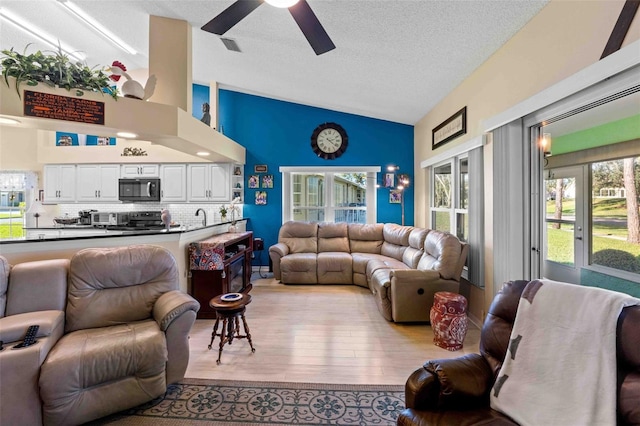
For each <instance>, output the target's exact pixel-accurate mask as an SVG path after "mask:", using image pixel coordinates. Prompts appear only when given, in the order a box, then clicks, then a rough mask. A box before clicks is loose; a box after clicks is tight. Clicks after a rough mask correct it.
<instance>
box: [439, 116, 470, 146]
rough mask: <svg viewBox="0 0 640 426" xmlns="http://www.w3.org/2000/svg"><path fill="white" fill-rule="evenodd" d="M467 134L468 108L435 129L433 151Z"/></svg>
mask: <svg viewBox="0 0 640 426" xmlns="http://www.w3.org/2000/svg"><path fill="white" fill-rule="evenodd" d="M465 133H467V107H464V108H462V109H461V110H460V111H458V112H456V113H455V114H453V115H452V116H451V117H449V118H447V119H446V120H445V121H443V122H442V124H439V125H438V126H436V127H435V128H434V129H433V131H432V132H431V134H432V139H431V141H432V145H431V149H436V148H437V147H439V146H441V145H444V144H445V143H447V142H449V141H451V140H453V139H455V138H457V137H458V136H461V135H464V134H465Z"/></svg>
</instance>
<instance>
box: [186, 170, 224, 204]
mask: <svg viewBox="0 0 640 426" xmlns="http://www.w3.org/2000/svg"><path fill="white" fill-rule="evenodd" d="M229 176H230V167H229V164H225V163H222V164H189V166H188V171H187V197H188V200H189V201H194V202H226V201H231V183H230V180H229Z"/></svg>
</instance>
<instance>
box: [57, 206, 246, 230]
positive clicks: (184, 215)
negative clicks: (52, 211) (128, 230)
mask: <svg viewBox="0 0 640 426" xmlns="http://www.w3.org/2000/svg"><path fill="white" fill-rule="evenodd" d="M223 204H224V205H225V206H227V207H228V206H229V203H218V204H211V203H202V204H197V203H189V204H186V203H180V204H166V203H122V204H104V203H100V204H80V203H78V204H75V203H74V204H59V205H58V208H59V214H60V216H64V215H66V214H68V215H69V216H71V217H77V216H78V212H79V211H80V210H90V209H93V210H98V211H99V212H129V211H147V210H154V211H159V210H162V209H168V210H169V212H170V213H171V220H173V221H174V222H175V223H177V224H180V225H184V226H196V225H201V224H202V220H203V219H204V218H203V217H202V213H200V216H196V215H195V214H196V210H198V209H199V208H201V209H203V210H204V211H205V212H207V225H210V224H212V223H214V222H220V211H219V209H220V206H222V205H223ZM237 207H238V209H239V210H240V213H239V214H236V219H240V218H241V217H242V207H243V206H242V205H241V204H240V205H238V206H237ZM230 219H231V216H230V214H227V220H230Z"/></svg>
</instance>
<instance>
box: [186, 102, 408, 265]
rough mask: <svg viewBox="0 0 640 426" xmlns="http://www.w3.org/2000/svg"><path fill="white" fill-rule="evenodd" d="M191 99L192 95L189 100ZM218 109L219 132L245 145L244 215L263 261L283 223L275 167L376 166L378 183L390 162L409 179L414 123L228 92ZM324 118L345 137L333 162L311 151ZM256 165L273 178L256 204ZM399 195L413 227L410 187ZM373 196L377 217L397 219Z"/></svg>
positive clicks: (394, 207)
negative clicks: (260, 242) (252, 182)
mask: <svg viewBox="0 0 640 426" xmlns="http://www.w3.org/2000/svg"><path fill="white" fill-rule="evenodd" d="M195 98H196V96H195V94H194V102H196V101H195ZM200 103H201V102H200ZM218 107H219V117H218V118H219V124H220V126H221V128H222V130H223V131H224V134H225V135H226V136H228V137H230V138H231V139H233V140H234V141H236V142H238V143H239V144H241V145H242V146H244V147H245V148H246V149H247V157H246V165H245V169H244V176H245V205H244V215H245V216H247V217H249V219H250V220H249V222H248V228H249V229H250V230H252V231H254V236H255V237H262V238H263V239H264V246H265V253H263V254H262V255H261V259H260V258H259V263H261V264H263V265H266V264H267V263H268V253H267V250H268V248H269V246H271V245H273V244H275V243H276V242H277V240H278V230H279V229H280V225H281V224H282V177H281V175H280V172H279V167H280V166H380V167H381V174H380V175H379V176H378V181H379V182H380V180H381V175H382V174H384V173H385V171H386V167H387V166H388V165H391V164H393V165H398V166H400V170H399V172H400V173H407V174H408V175H409V177H410V178H411V179H413V164H414V163H413V126H409V125H406V124H399V123H393V122H389V121H384V120H378V119H373V118H368V117H363V116H358V115H353V114H346V113H342V112H336V111H331V110H327V109H322V108H316V107H311V106H306V105H300V104H295V103H291V102H284V101H279V100H275V99H269V98H264V97H260V96H255V95H248V94H244V93H239V92H234V91H230V90H220V91H219V103H218ZM194 111H195V108H194ZM194 115H195V114H194ZM326 122H335V123H338V124H340V125H341V126H342V127H343V128H344V129H345V131H346V132H347V135H348V137H349V146H348V147H347V150H346V152H345V153H344V154H343V155H342V156H341V157H340V158H337V159H335V160H324V159H322V158H319V157H317V156H316V155H315V154H314V152H313V151H312V149H311V134H312V133H313V130H314V129H315V128H316V127H317V126H318V125H320V124H322V123H326ZM256 164H265V165H267V167H268V174H272V175H273V176H274V185H273V188H272V189H262V188H260V190H261V191H263V190H264V191H266V192H267V204H266V205H255V192H256V190H255V189H248V188H247V186H248V185H247V180H248V178H249V176H251V175H252V174H254V165H256ZM261 175H263V174H261ZM404 195H405V224H406V225H413V223H414V216H413V205H414V194H413V186H409V188H408V189H407V190H406V191H405V194H404ZM377 198H378V208H377V221H378V222H395V223H400V221H401V211H400V204H390V203H389V190H388V189H385V188H379V189H378V193H377ZM257 256H258V255H257ZM259 263H258V262H256V264H259Z"/></svg>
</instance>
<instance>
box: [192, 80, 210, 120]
mask: <svg viewBox="0 0 640 426" xmlns="http://www.w3.org/2000/svg"><path fill="white" fill-rule="evenodd" d="M209 92H210V91H209V86H203V85H202V84H194V85H193V94H192V96H191V115H193V116H194V117H195V118H197V119H198V120H200V119H202V104H203V103H205V102H207V103H210V102H209Z"/></svg>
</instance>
